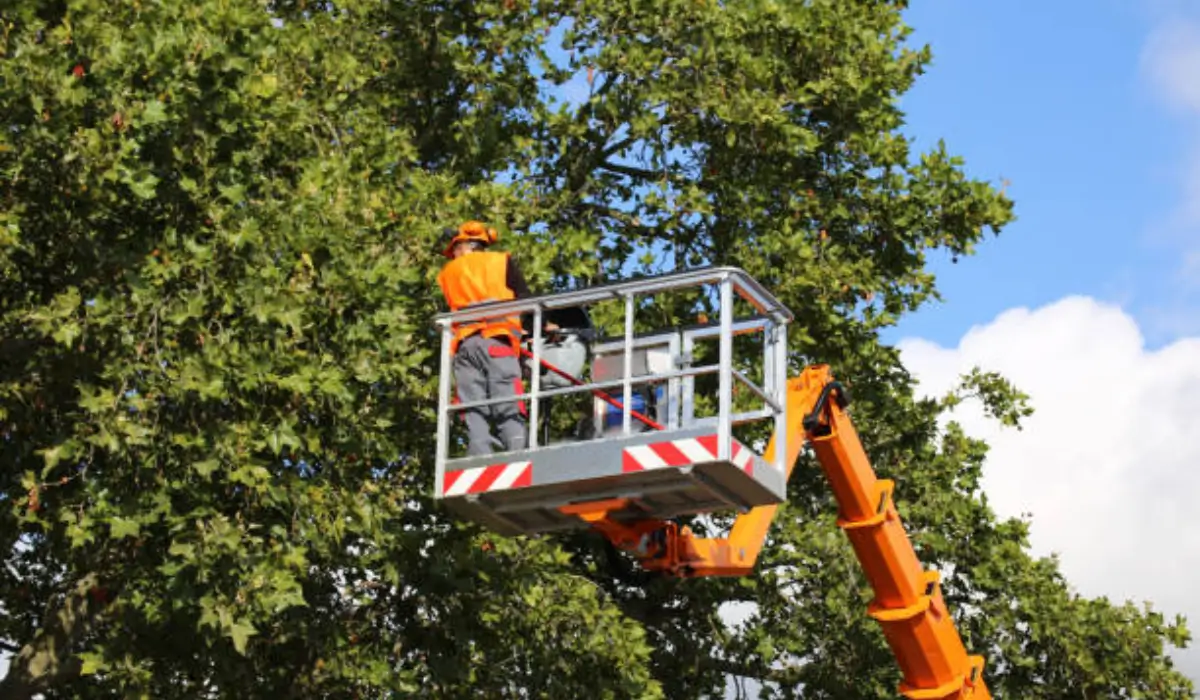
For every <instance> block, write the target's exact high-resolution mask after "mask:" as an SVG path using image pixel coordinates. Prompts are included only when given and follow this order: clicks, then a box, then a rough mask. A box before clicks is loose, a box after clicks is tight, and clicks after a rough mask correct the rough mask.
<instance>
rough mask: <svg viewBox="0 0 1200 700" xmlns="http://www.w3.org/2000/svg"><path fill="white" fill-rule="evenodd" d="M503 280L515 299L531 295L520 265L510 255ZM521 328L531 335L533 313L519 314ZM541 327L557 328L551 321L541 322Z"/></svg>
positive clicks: (548, 329)
mask: <svg viewBox="0 0 1200 700" xmlns="http://www.w3.org/2000/svg"><path fill="white" fill-rule="evenodd" d="M504 282H505V284H507V285H508V288H509V289H511V290H512V291H513V295H514V296H515V297H516V298H517V299H523V298H525V297H531V296H533V294H532V293H530V291H529V285H528V284H526V283H525V275H524V274H523V273H522V272H521V266H520V264H518V263H517V261H516V260H514V259H513V256H512V255H509V256H508V267H507V268H506V269H505V271H504ZM521 328H522V329H524V330H525V333H526V334H527V335H533V314H532V313H530V312H526V313H523V314H521ZM542 329H543V330H547V331H553V330H557V329H558V326H556V325H554V324H553V323H548V322H543V323H542Z"/></svg>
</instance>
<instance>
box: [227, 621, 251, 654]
mask: <svg viewBox="0 0 1200 700" xmlns="http://www.w3.org/2000/svg"><path fill="white" fill-rule="evenodd" d="M255 634H258V630H256V629H255V628H254V625H251V624H249V623H247V622H235V623H234V624H233V625H231V626H230V627H229V638H230V639H232V640H233V647H234V648H235V649H237V652H238V653H239V654H245V653H246V642H247V641H248V640H249V639H250V637H251V636H253V635H255Z"/></svg>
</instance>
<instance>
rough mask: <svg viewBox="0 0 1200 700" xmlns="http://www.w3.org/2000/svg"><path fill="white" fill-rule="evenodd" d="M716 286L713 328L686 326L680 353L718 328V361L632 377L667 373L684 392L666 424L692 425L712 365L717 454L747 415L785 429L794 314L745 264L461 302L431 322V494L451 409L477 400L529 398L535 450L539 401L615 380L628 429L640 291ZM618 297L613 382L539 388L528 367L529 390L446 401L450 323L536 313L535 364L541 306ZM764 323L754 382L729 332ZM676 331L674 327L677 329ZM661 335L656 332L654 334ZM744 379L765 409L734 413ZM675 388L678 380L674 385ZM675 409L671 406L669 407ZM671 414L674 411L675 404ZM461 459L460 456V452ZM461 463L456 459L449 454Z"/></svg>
mask: <svg viewBox="0 0 1200 700" xmlns="http://www.w3.org/2000/svg"><path fill="white" fill-rule="evenodd" d="M710 284H716V285H718V294H719V300H720V313H719V320H718V325H717V326H716V327H712V326H708V327H700V328H693V329H686V330H683V331H681V333H682V339H683V341H682V355H683V357H685V358H690V357H691V356H692V350H693V347H694V341H695V339H697V338H705V337H711V336H713V335H716V336H717V337H718V342H719V345H720V347H719V353H718V355H719V361H718V364H717V365H715V366H714V365H706V366H700V367H696V366H690V363H689V366H687V367H681V368H679V369H676V370H674V371H671V372H668V373H655V374H653V375H649V374H647V375H645V376H639V377H637V379H638V380H639V383H640V382H644V381H647V380H669V381H671V382H673V383H674V386H673V387H671V388H669V391H670V392H671V396H672V398H674V397H675V396H676V392H677V391H678V392H679V393H681V394H682V397H681V400H680V402H679V408H680V411H679V421H678V424H672V425H670V427H671V428H675V427H680V428H689V427H692V426H694V425H701V424H707V423H710V422H711V419H702V420H696V419H695V417H694V411H693V400H694V378H695V377H696V376H697V375H699V374H705V373H710V372H713V371H716V372H717V373H718V375H719V377H718V385H719V389H718V393H719V396H718V404H719V408H718V415H717V416H716V420H715V422H716V424H717V436H718V448H717V451H718V455H717V457H718V459H720V460H728V459H730V439H731V437H732V427H733V426H734V425H736V424H740V423H743V422H747V421H752V420H761V419H763V418H774V422H775V432H776V434H777V435H782V433H783V429H784V426H785V425H786V407H787V402H786V397H785V394H786V383H787V346H786V343H787V340H786V329H787V325H788V323H789V322H791V321H792V320H793V316H792V313H791V311H789V310H788V309H787V308H786V307H785V306H784V305H783V304H782V303H781V302H780V301H779V300H778V299H776V298H775V297H774V295H772V294H771V293H770V292H769V291H767V290H766V289H765V288H764V287H762V285H761V284H759V283H758V282H757V281H756V280H754V279H753V278H752V277H750V276H749V275H748V274H747V273H746V272H745V271H743V270H741V269H739V268H735V267H714V268H706V269H700V270H690V271H686V272H680V273H675V274H670V275H663V276H660V277H649V278H644V279H634V280H627V281H623V282H617V283H613V284H609V285H603V286H599V287H591V288H586V289H580V290H573V291H568V292H560V293H554V294H547V295H542V296H537V297H530V298H526V299H519V300H513V301H506V302H498V303H488V304H481V305H477V306H473V307H469V308H466V309H460V310H458V311H455V312H450V313H443V314H439V315H438V316H437V317H435V319H434V322H435V324H436V325H437V326H438V327H439V328H440V330H441V340H442V348H441V358H440V363H439V365H440V372H439V391H438V416H437V430H438V435H437V440H436V450H437V454H436V469H435V471H436V479H435V489H436V491H435V493H436V494H441V493H442V492H443V483H444V476H445V472H446V466H447V464H448V462H450V461H451V460H448V459H447V450H448V447H449V438H450V434H449V427H450V414H451V413H453V412H457V411H461V410H465V409H467V408H472V407H476V406H483V405H490V404H494V403H499V402H500V401H513V400H522V401H523V400H528V401H530V404H531V405H530V409H529V419H530V420H529V433H528V439H527V445H528V450H529V451H535V450H537V449H538V448H539V447H540V446H539V444H538V430H537V425H538V418H539V416H540V406H539V403H540V402H539V400H540V399H543V398H548V397H550V396H557V395H562V394H571V393H578V392H585V391H587V392H590V391H592V390H595V389H607V388H613V387H614V385H616V386H620V387H621V389H622V401H621V403H622V405H623V406H624V410H623V411H622V429H621V435H623V436H629V435H631V434H632V422H631V421H632V416H631V414H630V410H629V407H630V405H631V403H632V394H633V384H634V377H633V374H632V370H633V351H634V349H635V347H636V346H638V345H642V344H644V343H639V342H638V341H641V340H643V339H644V337H643V338H637V337H635V335H634V321H635V318H634V316H635V313H636V309H637V304H636V298H637V297H638V296H639V295H644V294H657V293H661V292H665V291H671V290H676V289H684V288H689V287H701V286H704V285H710ZM735 295H736V296H737V297H739V298H741V299H743V300H745V301H747V302H748V303H749V304H750V305H751V306H752V307H753V308H754V309H755V310H756V311H757V312H758V313H759V314H761V316H760V317H756V318H752V319H746V320H737V319H735V318H734V299H735ZM618 299H619V300H622V301H623V302H624V306H625V314H624V316H625V319H624V321H625V322H624V333H623V334H622V337H621V338H620V339H619V342H620V344H621V345H622V346H623V353H624V372H623V377H622V378H621V379H620V380H619V381H611V382H591V383H585V384H583V385H580V386H573V387H564V388H559V389H551V390H542V388H541V382H540V375H541V372H540V371H538V370H536V369H535V371H533V372H532V378H531V382H530V384H531V386H530V390H529V391H528V392H526V393H524V394H520V395H518V396H515V397H512V396H510V397H505V398H501V399H485V400H482V401H473V402H469V403H460V404H455V405H451V404H450V387H451V385H452V383H453V377H452V372H451V369H452V358H451V356H450V346H451V341H452V340H453V330H452V328H453V324H455V323H462V322H469V321H478V320H486V319H496V318H503V317H507V316H514V315H519V314H524V313H530V312H532V314H533V316H534V334H533V342H532V349H531V352H532V355H533V358H532V361H533V367H534V368H539V367H540V360H541V355H542V351H543V347H542V343H543V338H542V333H541V327H542V318H543V315H544V313H545V312H546V311H549V310H553V309H561V308H569V307H574V306H582V305H586V304H594V303H597V302H601V301H610V300H618ZM758 330H761V331H762V332H763V333H764V357H763V362H764V369H763V386H762V387H759V386H757V385H755V384H754V383H753V382H752V381H750V380H749V378H747V377H745V376H744V375H743V374H742V373H741V372H739V371H737V370H735V369H734V368H733V336H734V335H735V334H741V333H746V332H755V331H758ZM676 332H679V331H676ZM658 335H660V334H655V336H658ZM735 381H736V382H741V383H743V384H746V385H747V386H748V387H749V388H750V389H751V391H753V392H754V393H755V394H757V395H758V396H759V397H760V398H762V399H763V401H764V405H765V408H764V409H760V410H758V411H748V412H743V413H739V414H736V415H735V414H733V412H732V393H733V391H732V390H733V385H734V382H735ZM675 387H678V389H676V388H675ZM672 408H673V406H672ZM671 415H675V414H674V412H673V411H672V414H671ZM785 453H786V450H784V449H779V450H777V452H776V464H775V465H774V466H776V468H782V467H783V459H782V455H783V454H785ZM464 459H465V458H464ZM452 461H453V462H456V463H457V462H460V461H461V459H456V460H452Z"/></svg>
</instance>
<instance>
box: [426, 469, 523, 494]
mask: <svg viewBox="0 0 1200 700" xmlns="http://www.w3.org/2000/svg"><path fill="white" fill-rule="evenodd" d="M532 482H533V462H530V461H528V460H526V461H524V462H510V463H508V464H492V465H489V466H486V467H475V468H474V469H463V470H461V471H457V472H446V475H445V476H444V477H443V478H442V495H443V496H464V495H466V494H468V493H487V492H490V491H501V490H503V489H515V488H521V487H522V486H529V484H531V483H532Z"/></svg>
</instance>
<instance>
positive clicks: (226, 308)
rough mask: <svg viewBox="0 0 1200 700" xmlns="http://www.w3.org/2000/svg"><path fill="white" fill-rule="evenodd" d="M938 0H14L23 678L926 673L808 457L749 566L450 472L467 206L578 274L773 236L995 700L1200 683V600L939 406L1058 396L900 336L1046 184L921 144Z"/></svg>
mask: <svg viewBox="0 0 1200 700" xmlns="http://www.w3.org/2000/svg"><path fill="white" fill-rule="evenodd" d="M905 4H906V3H904V2H902V1H899V0H896V1H892V2H886V1H885V2H867V1H859V2H845V1H843V0H812V1H810V2H785V1H783V0H729V1H728V2H716V1H714V0H636V1H635V2H627V3H619V2H612V1H611V0H419V1H410V2H402V1H383V2H380V1H378V0H377V1H374V2H368V1H367V0H345V1H335V2H317V1H313V2H306V1H305V0H292V1H286V0H279V1H274V2H262V1H256V0H195V1H193V2H166V1H163V0H132V1H131V2H120V3H114V2H100V1H99V0H49V1H46V0H42V1H38V2H34V1H33V0H10V1H9V2H7V3H5V5H4V8H3V9H0V32H2V36H0V115H3V116H0V121H2V122H3V125H4V128H3V130H0V436H2V440H0V464H2V465H3V466H2V467H0V556H2V557H3V566H2V567H0V650H4V651H6V652H8V653H11V654H12V655H13V658H12V667H11V669H10V671H9V673H8V675H7V676H6V677H5V678H4V679H3V680H0V699H3V700H10V699H16V698H30V697H33V696H34V695H35V694H36V693H43V694H44V696H45V697H47V698H68V697H70V698H108V697H156V698H195V697H238V698H253V697H262V698H284V697H289V698H290V697H303V698H315V697H321V698H343V697H345V698H364V697H370V698H383V697H397V696H401V695H405V694H410V693H417V692H419V693H420V694H421V695H422V696H423V697H426V696H427V697H445V698H452V697H466V696H468V695H470V696H476V695H481V694H482V695H486V696H502V697H509V696H512V697H545V698H551V697H552V698H559V697H572V696H575V695H579V696H583V695H587V696H589V697H600V698H625V697H638V698H652V697H670V698H698V697H714V696H720V695H721V694H722V693H723V692H724V688H725V686H726V683H727V682H728V679H729V677H730V676H731V675H732V676H738V677H748V678H755V679H758V681H760V683H761V684H762V685H761V693H763V697H777V698H789V697H801V696H803V697H806V698H864V699H867V698H889V697H893V696H894V693H895V687H896V684H897V682H898V679H899V671H898V669H896V668H895V666H894V661H893V659H892V658H891V656H890V654H889V653H888V651H887V647H886V645H885V644H884V641H883V637H882V635H881V634H880V633H879V631H878V629H877V627H876V625H875V623H874V622H873V621H871V620H870V619H869V618H868V617H867V616H866V615H865V611H864V607H865V603H866V598H865V596H866V595H867V589H866V584H865V581H864V579H863V577H862V576H861V575H860V574H859V573H858V571H857V569H856V565H855V561H854V558H853V554H852V551H851V550H850V548H849V545H848V544H847V543H846V542H845V538H844V536H843V535H842V534H841V533H840V532H839V531H838V530H837V528H836V527H835V526H834V519H835V512H834V506H833V503H832V501H831V499H830V497H829V494H828V490H827V488H826V485H825V484H824V483H823V482H822V481H821V479H820V477H819V474H818V470H817V469H815V468H813V465H809V464H802V465H800V467H799V468H798V469H797V471H796V473H795V475H794V477H793V479H792V482H791V484H790V486H789V502H788V503H787V504H786V506H785V507H784V508H782V509H781V512H780V515H779V517H778V519H777V520H776V525H775V527H774V529H773V530H772V533H771V541H770V543H769V545H768V547H767V550H766V551H765V553H764V556H763V558H762V560H761V565H760V567H759V571H758V572H757V573H756V575H754V576H752V577H747V578H745V579H738V580H694V581H665V580H655V581H651V582H648V583H645V584H639V585H634V584H630V583H629V582H627V581H625V580H623V579H622V578H621V577H620V576H617V575H615V574H614V573H613V572H612V571H611V570H610V569H609V568H607V567H605V566H603V565H602V559H603V553H602V552H601V551H600V549H599V548H598V547H597V546H596V545H595V542H594V541H592V540H590V539H589V538H587V537H585V536H579V537H566V536H563V537H541V538H502V537H497V536H495V535H493V534H491V533H488V532H485V531H483V530H481V529H479V528H477V527H475V526H472V525H469V524H464V523H460V522H457V521H455V520H454V519H452V518H449V517H448V516H447V514H446V513H444V512H442V510H441V509H440V508H438V507H437V506H436V505H435V504H434V503H433V501H432V499H431V498H430V491H431V487H432V479H433V473H432V469H433V464H432V455H433V448H434V445H433V442H432V440H431V439H430V436H431V435H432V434H433V433H434V427H433V426H434V423H435V409H436V381H437V375H436V358H437V354H436V353H437V345H436V337H435V335H434V333H433V332H432V330H433V329H432V327H431V324H430V319H431V316H432V315H433V314H434V313H435V312H436V311H437V310H438V308H439V304H440V298H439V296H438V294H437V290H436V285H435V284H434V283H433V278H434V276H435V275H436V272H437V269H438V267H439V266H440V264H441V259H440V258H439V257H438V253H439V248H438V246H437V245H436V241H437V236H438V232H439V230H440V229H441V228H442V227H443V226H446V225H450V224H453V223H456V222H458V221H460V220H462V219H464V218H467V217H481V218H484V219H486V220H488V221H489V222H490V223H492V224H493V225H495V226H497V227H498V228H499V229H500V230H501V232H502V238H501V245H502V246H504V247H506V248H507V249H509V250H512V251H514V252H515V253H516V254H517V255H519V257H520V259H521V262H522V264H523V266H524V267H525V270H526V273H527V276H528V277H529V278H530V281H531V283H532V284H533V286H535V287H538V288H539V289H543V290H549V289H554V288H561V287H565V286H568V285H576V284H585V283H589V282H594V281H597V280H605V279H612V278H614V277H617V276H621V275H623V274H625V273H627V272H628V271H629V270H631V269H635V268H636V269H641V270H643V271H659V270H667V269H674V268H682V267H687V266H694V265H700V264H710V263H713V264H733V265H738V266H741V267H743V268H745V269H746V270H747V271H749V272H750V273H751V274H752V275H754V276H755V277H757V278H758V279H759V280H761V281H762V282H764V283H765V284H766V285H768V286H769V287H770V288H771V289H772V290H773V291H774V292H775V293H776V294H777V295H778V296H779V297H780V298H781V299H782V300H783V301H784V302H785V303H786V304H787V305H788V306H789V307H790V308H791V309H792V310H793V311H794V312H795V313H796V316H797V323H796V324H795V326H796V327H795V331H794V332H793V334H792V339H791V342H792V349H791V363H792V366H793V369H798V368H799V367H801V366H803V365H804V364H805V363H807V362H811V361H820V362H827V363H829V364H831V365H832V366H833V369H834V371H835V373H836V374H837V375H839V376H840V377H841V378H843V379H845V380H847V381H849V382H851V383H852V384H853V386H854V391H855V396H856V403H855V404H854V411H855V414H854V415H855V420H856V422H857V424H858V426H859V427H860V430H861V432H862V433H863V438H864V443H865V445H866V447H867V449H868V451H869V453H870V455H871V457H872V459H873V460H874V462H875V464H876V467H877V469H878V470H879V471H880V472H881V474H883V475H884V476H888V477H894V478H895V479H896V480H897V482H898V490H897V497H898V507H899V509H900V511H901V513H902V515H903V517H904V518H905V520H906V523H907V524H908V526H909V529H910V532H911V533H912V535H913V538H914V540H915V542H916V544H917V546H918V548H919V554H920V556H921V558H922V561H923V562H924V563H925V564H926V565H927V566H932V567H936V568H939V569H941V570H942V571H943V572H945V579H944V587H945V591H946V594H947V598H948V602H949V603H950V606H951V608H952V610H954V612H955V615H956V616H957V618H958V620H959V624H960V629H961V630H962V631H963V635H964V638H965V641H966V642H967V645H968V647H969V648H971V649H972V650H973V651H976V652H979V653H983V654H984V655H985V656H986V657H987V659H988V666H987V668H986V671H985V672H986V673H987V678H988V683H989V687H991V688H992V689H993V692H994V694H995V695H996V697H1000V698H1020V697H1031V696H1037V697H1047V698H1050V697H1054V698H1078V697H1113V698H1115V697H1155V698H1185V697H1191V695H1192V692H1193V686H1192V684H1191V682H1190V681H1189V680H1187V679H1186V678H1184V677H1182V676H1181V675H1180V674H1179V673H1178V672H1177V671H1176V670H1175V669H1174V668H1173V667H1172V664H1171V661H1170V658H1169V657H1168V656H1167V654H1166V647H1167V646H1168V645H1175V646H1180V645H1183V644H1185V643H1186V642H1187V641H1188V632H1187V630H1186V627H1185V626H1184V624H1183V622H1182V621H1181V620H1175V621H1168V620H1165V619H1164V618H1163V616H1162V615H1161V614H1159V613H1157V612H1154V611H1153V610H1152V609H1149V608H1145V607H1139V606H1135V605H1134V604H1132V603H1125V604H1117V603H1113V602H1110V601H1107V600H1103V599H1101V600H1093V599H1087V598H1083V597H1080V596H1078V595H1076V594H1075V593H1073V592H1072V591H1071V590H1070V587H1069V585H1068V583H1067V582H1066V581H1065V580H1064V579H1063V577H1062V575H1061V574H1060V573H1059V571H1058V568H1057V564H1056V562H1055V561H1054V560H1053V559H1037V558H1034V557H1032V556H1031V555H1030V554H1029V553H1028V551H1027V547H1028V541H1027V523H1025V522H1022V521H1015V520H1002V519H999V518H998V517H997V516H996V515H995V514H994V513H993V512H992V511H991V509H990V508H989V507H988V505H987V501H986V498H985V496H984V494H983V493H981V490H980V474H981V468H982V465H983V462H984V459H985V456H986V445H984V444H982V443H980V442H979V441H977V440H974V439H972V438H970V437H969V436H967V435H965V434H964V433H963V432H962V430H961V429H959V428H958V427H957V426H956V425H955V424H954V423H952V422H951V423H950V424H949V427H947V428H944V429H943V428H939V424H938V421H939V418H940V417H941V416H943V414H944V413H945V412H946V411H947V410H949V409H950V408H952V406H953V404H954V403H955V402H957V401H959V400H962V399H963V398H964V397H967V396H974V397H977V398H978V399H980V400H983V401H984V402H985V404H986V405H987V406H988V408H989V410H990V411H991V412H992V413H993V414H994V415H995V416H996V417H997V419H999V420H1004V421H1006V422H1008V423H1011V424H1014V425H1016V424H1018V423H1019V420H1020V418H1021V417H1023V416H1024V415H1026V414H1027V413H1028V411H1029V410H1030V409H1029V408H1028V407H1027V406H1026V405H1025V402H1024V399H1023V397H1022V396H1021V395H1020V394H1019V393H1018V392H1017V391H1016V389H1015V388H1014V387H1011V386H1009V385H1008V384H1007V383H1006V382H1005V381H1004V379H1003V378H1001V377H999V376H996V375H992V374H988V373H986V372H979V373H976V374H974V375H972V376H970V377H967V378H965V380H964V383H963V386H962V389H961V390H960V391H959V392H958V393H956V394H955V395H953V396H951V397H947V398H946V399H945V400H942V401H934V400H918V399H917V398H916V397H915V396H914V392H913V381H912V379H911V377H910V376H909V375H908V374H907V372H906V371H905V369H904V368H903V366H902V365H901V363H900V361H899V357H898V354H897V352H896V351H895V350H894V349H893V348H891V347H888V346H887V345H885V344H883V343H882V342H881V341H880V339H879V332H880V330H881V329H882V328H884V327H886V326H888V325H889V324H893V323H894V322H895V321H896V319H897V318H899V317H900V316H901V315H903V314H904V313H907V312H911V311H913V310H915V309H917V308H919V307H921V306H922V305H923V304H925V303H927V302H929V301H930V300H932V299H935V298H936V296H937V290H936V286H935V280H934V278H933V275H932V274H931V273H930V272H929V270H928V267H927V262H928V259H929V256H930V255H935V254H936V255H941V254H949V255H953V256H961V255H970V254H973V253H974V250H975V246H976V245H977V244H978V243H979V242H980V241H982V240H983V239H984V237H985V235H986V232H988V231H993V232H998V231H999V230H1001V229H1002V228H1003V227H1004V225H1005V224H1007V223H1008V222H1009V221H1010V220H1011V219H1012V217H1013V205H1012V202H1010V201H1009V199H1008V198H1006V196H1005V195H1004V194H1003V193H1002V192H1000V191H998V190H997V189H996V188H995V187H994V186H993V185H992V184H990V183H987V182H984V181H979V180H975V179H972V178H970V177H968V176H967V174H966V173H965V165H964V163H963V161H962V160H961V159H960V158H958V157H956V156H954V155H953V154H952V153H951V152H950V151H949V150H948V149H947V148H946V147H945V146H944V145H942V144H938V145H936V146H935V147H933V148H931V149H929V150H926V151H923V152H917V151H916V149H915V147H914V145H913V144H912V143H910V141H909V140H908V139H907V138H906V137H905V136H904V135H903V133H902V127H903V124H904V115H903V113H902V111H901V110H900V109H899V107H898V101H899V98H900V97H901V96H902V95H903V94H904V93H905V92H906V91H907V90H908V89H909V88H910V87H911V85H912V84H913V82H914V81H915V80H916V79H917V78H918V77H919V75H920V74H921V72H922V71H923V70H924V68H925V66H926V65H927V64H928V62H929V61H930V59H931V52H930V50H929V49H928V48H927V47H912V46H909V45H908V43H907V38H908V29H907V28H906V26H905V25H904V23H903V19H902V10H903V9H904V6H905ZM564 95H566V96H569V97H570V98H571V99H564ZM730 603H742V604H743V605H744V607H748V609H750V610H752V612H751V613H750V617H749V619H748V620H747V621H746V622H745V623H744V624H743V625H740V626H734V625H731V624H729V622H728V621H727V618H726V617H723V611H724V610H725V609H726V607H728V604H730Z"/></svg>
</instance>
